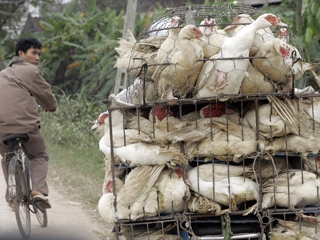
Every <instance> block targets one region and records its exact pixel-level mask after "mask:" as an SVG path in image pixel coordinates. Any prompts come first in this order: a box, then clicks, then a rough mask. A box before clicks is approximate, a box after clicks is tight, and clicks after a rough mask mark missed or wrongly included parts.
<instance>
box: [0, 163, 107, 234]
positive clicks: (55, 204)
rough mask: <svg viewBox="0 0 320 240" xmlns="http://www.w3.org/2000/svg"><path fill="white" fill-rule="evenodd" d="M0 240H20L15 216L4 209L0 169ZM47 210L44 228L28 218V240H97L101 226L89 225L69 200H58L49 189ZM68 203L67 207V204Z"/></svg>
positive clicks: (92, 223) (82, 214) (89, 220)
mask: <svg viewBox="0 0 320 240" xmlns="http://www.w3.org/2000/svg"><path fill="white" fill-rule="evenodd" d="M0 194H1V195H0V212H1V217H0V239H1V240H16V239H22V237H21V236H20V233H19V229H18V226H17V223H16V219H15V213H14V212H13V211H11V209H10V208H9V206H8V205H7V203H6V201H5V199H4V194H5V182H4V178H3V172H2V169H0ZM49 199H50V203H51V205H52V208H51V209H48V210H47V211H48V226H47V227H45V228H42V227H40V225H39V224H38V221H37V219H36V216H35V215H34V214H31V235H30V238H29V239H30V240H60V239H61V240H99V239H101V237H100V238H99V237H98V235H99V234H97V232H98V233H99V232H100V233H101V228H100V227H101V226H98V225H97V224H96V223H95V222H93V220H92V217H90V216H89V215H87V214H86V213H85V212H84V211H83V210H81V208H80V206H77V205H75V204H72V201H71V200H70V199H65V198H64V197H62V196H61V195H60V194H59V193H58V191H57V190H56V189H54V188H53V187H50V197H49ZM70 202H71V203H70Z"/></svg>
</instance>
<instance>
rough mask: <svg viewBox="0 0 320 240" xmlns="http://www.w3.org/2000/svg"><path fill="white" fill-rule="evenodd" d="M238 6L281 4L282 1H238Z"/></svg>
mask: <svg viewBox="0 0 320 240" xmlns="http://www.w3.org/2000/svg"><path fill="white" fill-rule="evenodd" d="M238 1H239V4H245V5H263V4H265V3H281V2H282V0H238Z"/></svg>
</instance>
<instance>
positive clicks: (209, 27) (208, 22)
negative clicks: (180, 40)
mask: <svg viewBox="0 0 320 240" xmlns="http://www.w3.org/2000/svg"><path fill="white" fill-rule="evenodd" d="M199 29H200V31H201V32H202V34H203V37H204V38H206V41H202V40H197V43H199V45H200V46H202V49H203V54H204V57H205V58H210V57H212V56H213V55H215V54H217V53H218V52H219V51H220V48H221V45H222V43H223V40H224V38H225V37H226V35H227V33H226V32H225V31H224V30H223V29H217V26H216V21H215V20H214V19H213V18H212V17H208V18H206V19H204V20H203V21H202V22H201V23H200V26H199Z"/></svg>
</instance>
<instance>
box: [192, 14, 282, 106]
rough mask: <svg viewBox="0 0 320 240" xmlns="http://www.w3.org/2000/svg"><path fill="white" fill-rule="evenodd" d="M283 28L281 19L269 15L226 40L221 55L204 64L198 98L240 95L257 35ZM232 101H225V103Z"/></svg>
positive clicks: (258, 19)
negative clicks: (258, 32) (251, 49)
mask: <svg viewBox="0 0 320 240" xmlns="http://www.w3.org/2000/svg"><path fill="white" fill-rule="evenodd" d="M276 25H277V26H281V25H285V24H283V23H282V22H281V21H280V19H279V18H278V17H276V16H275V15H273V14H270V13H267V14H263V15H261V16H260V17H258V18H257V19H256V20H255V21H254V22H252V23H251V24H249V25H247V26H245V27H243V28H242V29H241V30H240V31H239V32H238V33H237V34H236V35H235V36H233V37H229V38H225V39H224V42H223V44H222V46H221V50H220V52H219V53H218V54H216V55H214V56H213V57H212V58H211V59H212V60H213V61H207V62H205V63H204V64H203V67H202V69H201V74H200V76H199V79H198V82H197V89H198V93H197V95H196V96H197V97H213V96H218V95H220V94H238V93H239V90H240V87H241V84H242V80H243V78H244V76H245V73H246V71H247V69H248V64H249V59H248V57H249V49H250V47H251V46H252V43H253V40H254V36H255V32H256V31H257V30H258V29H263V28H266V27H271V26H276ZM227 99H228V98H221V99H220V100H221V101H225V100H227Z"/></svg>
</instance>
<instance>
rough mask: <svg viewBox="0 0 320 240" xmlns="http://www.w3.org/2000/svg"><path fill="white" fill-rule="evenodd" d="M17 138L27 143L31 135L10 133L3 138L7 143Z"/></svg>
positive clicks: (4, 142)
mask: <svg viewBox="0 0 320 240" xmlns="http://www.w3.org/2000/svg"><path fill="white" fill-rule="evenodd" d="M16 139H17V140H18V141H20V142H22V143H26V142H28V140H29V137H28V135H27V134H9V135H6V136H4V137H3V138H2V142H3V144H5V145H9V143H10V142H11V141H13V140H16Z"/></svg>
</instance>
